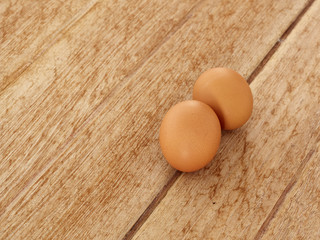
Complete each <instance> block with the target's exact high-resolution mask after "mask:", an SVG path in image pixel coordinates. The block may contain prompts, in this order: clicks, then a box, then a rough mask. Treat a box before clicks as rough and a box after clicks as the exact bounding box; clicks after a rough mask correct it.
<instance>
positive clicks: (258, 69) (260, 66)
mask: <svg viewBox="0 0 320 240" xmlns="http://www.w3.org/2000/svg"><path fill="white" fill-rule="evenodd" d="M314 2H315V0H310V1H309V2H308V3H307V4H306V6H305V7H304V8H303V9H302V10H301V12H300V13H299V14H298V16H297V17H296V19H295V20H294V21H293V22H292V23H291V24H290V25H289V27H288V28H287V29H286V30H285V31H284V33H283V34H282V35H281V37H280V38H279V39H278V41H277V42H276V43H275V44H274V45H273V47H272V48H271V49H270V51H269V52H268V53H267V55H266V56H265V57H264V58H263V59H262V61H261V62H260V63H259V64H258V66H257V67H256V68H255V70H254V71H253V72H252V73H251V74H250V76H249V77H248V80H247V82H248V83H249V84H250V83H252V82H253V80H254V79H255V78H256V76H258V74H259V73H260V72H261V71H262V70H263V68H264V66H265V65H266V64H267V63H268V62H269V60H270V59H271V57H272V56H273V55H274V54H275V52H276V51H277V50H278V48H279V47H280V45H281V44H282V43H283V42H284V41H285V40H286V39H287V37H288V36H289V35H290V33H291V32H292V30H293V29H294V27H295V26H296V25H297V24H298V23H299V22H300V20H301V18H302V17H303V16H304V14H305V13H306V12H307V11H308V10H309V8H310V7H311V6H312V4H313V3H314Z"/></svg>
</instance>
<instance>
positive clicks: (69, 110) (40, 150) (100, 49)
mask: <svg viewBox="0 0 320 240" xmlns="http://www.w3.org/2000/svg"><path fill="white" fill-rule="evenodd" d="M195 3H196V2H195V1H193V0H191V1H186V2H184V3H183V4H181V3H180V1H174V2H170V8H169V7H166V5H167V4H166V3H165V2H157V1H156V2H151V1H145V0H142V1H138V2H132V3H131V4H128V3H127V2H126V1H120V2H118V3H114V2H110V1H107V2H101V3H100V2H99V3H97V4H96V5H94V7H93V8H91V9H90V11H89V12H88V13H87V14H86V15H85V16H84V17H83V18H82V19H80V20H79V21H78V22H77V24H75V25H74V26H72V27H71V28H70V29H69V30H68V31H66V32H65V33H64V37H63V38H61V39H60V40H59V41H58V42H56V43H55V44H54V45H53V46H52V47H51V48H50V49H49V50H48V52H46V53H45V54H44V55H43V56H41V57H40V58H39V59H38V60H37V61H36V62H35V63H34V64H33V65H32V66H31V67H30V68H29V69H28V70H27V71H25V72H24V73H23V74H22V75H21V76H20V77H19V79H18V80H16V81H15V83H14V84H13V85H11V86H10V87H8V88H6V90H5V91H4V92H3V93H2V95H0V119H1V124H0V158H1V159H2V162H1V168H0V181H1V183H2V184H1V185H0V193H1V194H0V214H1V213H3V211H5V209H6V207H7V206H8V204H10V203H11V201H12V200H14V199H15V198H16V196H17V195H18V194H20V192H21V191H22V190H23V189H24V188H25V187H26V186H28V184H29V183H30V180H31V179H33V178H34V177H35V176H36V175H37V174H39V173H40V172H41V169H43V168H44V167H45V166H46V165H47V164H48V163H50V161H52V159H55V158H56V155H57V154H58V153H59V152H60V151H62V149H64V148H65V147H66V144H68V142H69V141H70V140H71V139H72V138H74V137H75V136H76V134H77V131H78V129H79V128H81V126H82V125H83V124H85V123H86V121H87V119H89V117H90V116H91V114H92V112H94V111H95V110H97V108H99V106H100V103H101V102H103V101H104V100H105V99H107V98H110V97H112V93H113V91H115V89H116V88H119V87H120V86H121V85H123V84H124V83H125V82H126V78H127V77H128V76H130V75H131V74H132V73H134V72H135V71H136V69H137V68H139V66H140V65H141V64H142V63H143V62H144V61H145V59H146V58H148V56H150V54H152V53H153V52H154V51H155V49H156V48H157V46H158V45H159V44H160V45H161V43H162V41H163V40H164V39H165V38H166V37H167V35H168V34H170V33H171V32H172V31H175V27H177V26H179V24H181V21H182V22H183V21H185V18H188V17H189V15H188V12H189V11H190V10H191V8H192V7H193V5H194V4H195ZM92 36H94V37H92Z"/></svg>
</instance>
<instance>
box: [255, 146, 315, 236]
mask: <svg viewBox="0 0 320 240" xmlns="http://www.w3.org/2000/svg"><path fill="white" fill-rule="evenodd" d="M314 153H315V150H310V151H309V152H308V154H307V155H306V156H305V158H304V159H303V161H302V162H301V164H300V166H299V168H298V169H297V171H296V173H295V174H294V175H293V177H292V178H291V180H290V182H289V183H288V185H287V186H286V188H285V189H284V190H283V192H282V193H281V195H280V197H279V199H278V200H277V202H276V203H275V205H274V206H273V208H272V209H271V211H270V213H269V214H268V216H267V218H266V219H265V220H264V222H263V223H262V225H261V227H260V229H259V230H258V232H257V234H256V236H255V237H254V240H259V239H261V238H262V237H263V235H264V233H265V232H266V231H267V229H268V227H269V225H270V223H271V221H272V220H273V219H274V218H275V216H276V214H277V212H278V211H279V209H280V207H281V206H282V204H283V202H284V201H285V199H286V196H287V195H288V193H289V192H290V191H291V190H292V188H293V187H294V186H295V184H296V183H297V180H298V179H299V177H300V175H301V173H302V171H303V169H304V168H305V166H306V165H307V163H308V162H309V161H310V159H311V157H312V156H313V154H314Z"/></svg>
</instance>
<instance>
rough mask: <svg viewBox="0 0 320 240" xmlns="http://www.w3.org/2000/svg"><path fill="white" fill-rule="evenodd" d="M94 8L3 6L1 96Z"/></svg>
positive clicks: (81, 5) (9, 3) (68, 3)
mask: <svg viewBox="0 0 320 240" xmlns="http://www.w3.org/2000/svg"><path fill="white" fill-rule="evenodd" d="M92 5H93V3H92V2H89V3H88V2H87V1H83V0H81V1H50V2H47V1H30V0H27V1H25V0H23V1H13V0H7V1H1V2H0V26H1V28H0V56H1V57H0V66H1V68H0V93H1V92H2V91H3V90H4V89H5V88H6V87H8V86H9V85H10V84H13V82H14V81H15V80H17V78H18V77H19V75H21V74H22V73H23V72H24V71H25V70H26V69H27V68H28V67H29V66H30V64H32V62H34V60H35V59H36V58H38V57H39V56H40V55H41V54H43V52H45V51H46V50H47V49H48V48H49V47H50V46H51V45H52V44H53V43H54V42H55V41H57V39H58V38H59V36H60V35H61V32H62V31H63V30H65V29H67V28H68V27H70V26H71V25H72V24H74V22H76V21H77V19H78V18H79V17H81V16H83V14H85V13H86V11H87V10H88V9H90V7H91V6H92Z"/></svg>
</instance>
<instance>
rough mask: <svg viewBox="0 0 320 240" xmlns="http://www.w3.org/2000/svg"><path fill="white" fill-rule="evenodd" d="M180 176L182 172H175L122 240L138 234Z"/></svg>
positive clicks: (127, 239)
mask: <svg viewBox="0 0 320 240" xmlns="http://www.w3.org/2000/svg"><path fill="white" fill-rule="evenodd" d="M181 175H182V172H180V171H176V172H175V173H174V174H173V176H172V177H171V178H170V179H169V181H168V182H167V183H166V185H164V186H163V188H162V189H161V190H160V191H159V193H158V194H157V195H156V197H155V198H154V199H153V200H152V202H151V203H150V204H149V206H148V207H147V208H146V210H144V212H143V213H142V214H141V216H140V217H139V218H138V220H137V221H136V222H135V223H134V224H133V226H132V227H131V229H130V230H129V231H128V232H127V233H126V235H125V236H124V238H123V240H129V239H132V238H133V236H134V235H135V234H136V233H137V232H138V230H139V229H140V227H141V226H142V225H143V224H144V223H145V221H146V220H147V219H148V218H149V216H150V215H151V214H152V213H153V211H154V210H155V209H156V208H157V207H158V205H159V204H160V202H161V201H162V199H164V198H165V196H166V195H167V193H168V191H169V189H170V188H171V187H172V185H173V184H174V183H175V182H176V181H177V179H178V178H179V177H180V176H181Z"/></svg>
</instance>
